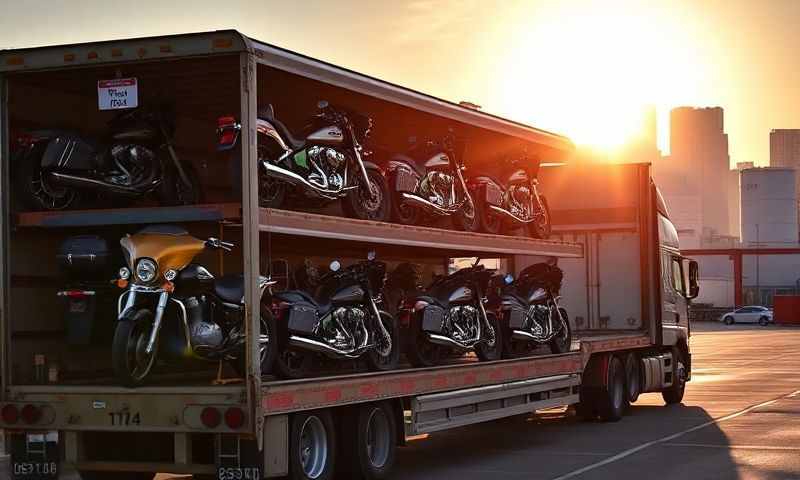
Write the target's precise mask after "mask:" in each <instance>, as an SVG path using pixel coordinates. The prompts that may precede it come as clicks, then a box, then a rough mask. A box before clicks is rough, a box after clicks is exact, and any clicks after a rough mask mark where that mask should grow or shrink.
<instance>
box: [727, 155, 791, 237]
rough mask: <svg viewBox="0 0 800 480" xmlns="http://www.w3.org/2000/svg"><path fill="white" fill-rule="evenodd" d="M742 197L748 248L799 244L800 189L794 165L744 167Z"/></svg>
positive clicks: (744, 230) (743, 222) (743, 228)
mask: <svg viewBox="0 0 800 480" xmlns="http://www.w3.org/2000/svg"><path fill="white" fill-rule="evenodd" d="M741 198H742V245H743V246H744V247H768V246H769V247H780V246H796V245H797V243H798V225H797V190H796V183H795V170H794V169H793V168H778V167H770V168H747V169H744V170H742V172H741Z"/></svg>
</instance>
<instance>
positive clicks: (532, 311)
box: [525, 305, 550, 336]
mask: <svg viewBox="0 0 800 480" xmlns="http://www.w3.org/2000/svg"><path fill="white" fill-rule="evenodd" d="M549 318H550V308H549V307H547V306H546V305H531V306H530V308H528V315H527V321H526V322H525V323H526V325H525V327H526V328H525V329H526V330H528V331H529V332H530V333H531V334H533V335H536V336H543V335H544V332H545V330H544V329H545V325H547V321H548V319H549Z"/></svg>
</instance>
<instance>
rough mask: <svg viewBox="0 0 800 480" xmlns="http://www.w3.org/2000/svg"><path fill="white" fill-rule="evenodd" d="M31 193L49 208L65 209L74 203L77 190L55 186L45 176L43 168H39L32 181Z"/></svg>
mask: <svg viewBox="0 0 800 480" xmlns="http://www.w3.org/2000/svg"><path fill="white" fill-rule="evenodd" d="M30 190H31V194H32V195H33V196H34V197H36V199H37V200H38V201H39V203H40V204H41V205H42V206H43V207H45V208H46V209H48V210H63V209H65V208H67V207H69V206H70V204H72V201H73V200H74V199H75V191H74V190H71V189H68V188H61V189H57V188H53V186H52V185H50V184H48V183H47V181H46V180H45V179H44V177H43V173H42V170H41V169H37V170H36V172H35V173H34V175H33V177H32V178H31V181H30Z"/></svg>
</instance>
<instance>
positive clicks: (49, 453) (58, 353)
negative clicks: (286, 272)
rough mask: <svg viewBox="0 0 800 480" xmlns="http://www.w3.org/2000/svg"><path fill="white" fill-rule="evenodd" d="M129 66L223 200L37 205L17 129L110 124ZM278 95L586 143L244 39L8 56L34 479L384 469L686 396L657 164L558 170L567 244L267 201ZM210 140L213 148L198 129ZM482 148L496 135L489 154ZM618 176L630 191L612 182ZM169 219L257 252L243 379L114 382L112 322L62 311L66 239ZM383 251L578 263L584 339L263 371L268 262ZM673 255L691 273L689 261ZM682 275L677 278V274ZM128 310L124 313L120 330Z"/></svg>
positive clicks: (11, 371)
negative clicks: (402, 447)
mask: <svg viewBox="0 0 800 480" xmlns="http://www.w3.org/2000/svg"><path fill="white" fill-rule="evenodd" d="M115 78H136V79H137V80H138V82H139V83H138V84H139V88H140V90H139V91H138V92H137V95H138V96H139V100H140V101H142V102H146V101H153V102H155V101H157V100H158V101H161V100H163V97H168V99H169V100H170V101H172V102H174V104H175V110H176V111H177V115H178V117H179V122H178V123H179V125H182V127H179V128H178V130H177V131H176V136H175V140H174V145H170V148H173V147H174V148H175V149H179V150H181V151H186V152H188V154H189V156H188V157H186V158H191V160H190V162H192V163H191V165H192V167H193V168H194V169H195V170H196V171H197V172H198V176H199V177H200V179H201V183H202V185H203V188H204V195H203V197H204V199H203V201H204V202H206V203H201V204H196V205H186V206H161V205H145V206H136V207H130V206H129V205H124V206H119V208H115V207H117V205H114V204H113V203H107V204H105V205H103V206H104V207H105V208H100V209H97V208H96V207H97V206H98V205H91V206H92V207H95V208H94V209H77V210H63V211H55V212H30V211H26V210H24V209H20V208H19V205H18V204H17V203H16V198H15V197H14V195H13V193H12V192H13V190H14V189H13V188H12V183H13V179H14V178H15V176H14V175H15V173H16V172H15V159H17V158H18V157H17V156H16V155H17V152H18V146H19V143H15V142H17V141H18V139H20V138H23V141H24V136H23V137H19V136H18V133H19V132H20V131H22V132H29V131H35V130H36V129H43V128H52V127H53V126H54V125H53V123H57V126H58V127H60V128H73V129H88V130H89V131H93V132H98V131H101V130H102V128H103V123H104V120H106V119H107V117H106V116H103V115H102V107H101V106H99V105H98V97H97V95H100V94H101V93H100V92H99V89H100V88H101V87H100V85H99V82H100V81H107V80H110V79H115ZM270 91H273V92H274V91H278V92H281V93H282V94H283V95H280V96H278V97H291V98H301V99H305V98H307V103H309V104H316V102H317V101H318V100H319V99H320V98H321V97H327V98H328V99H330V100H332V101H337V100H341V101H343V102H348V101H349V102H351V103H357V104H359V105H360V106H361V107H363V108H368V109H369V108H372V109H374V110H376V111H382V112H384V113H383V114H384V117H385V118H386V120H384V121H382V120H381V117H380V116H377V118H376V124H377V125H381V124H384V125H392V126H393V128H397V127H398V126H400V127H406V128H407V129H413V128H417V127H418V125H424V126H426V128H430V129H436V128H440V127H441V126H442V125H444V124H446V123H455V124H458V125H459V126H461V127H462V129H463V132H465V135H466V136H468V137H469V138H470V139H471V140H472V141H474V143H475V144H477V145H478V147H477V148H475V149H473V154H472V155H473V160H472V161H473V162H478V161H479V160H477V159H479V158H480V157H482V156H485V153H486V152H485V150H487V149H489V150H491V149H494V148H497V145H500V144H503V143H504V142H511V143H517V144H518V143H524V144H526V145H528V146H529V147H531V148H533V149H534V150H536V151H537V152H538V153H539V155H540V157H541V158H545V159H553V160H561V159H563V158H564V157H565V156H566V155H568V153H569V152H570V151H571V148H572V146H571V144H570V142H569V141H568V140H567V139H565V138H563V137H560V136H557V135H554V134H550V133H548V132H544V131H541V130H537V129H534V128H531V127H527V126H525V125H521V124H517V123H514V122H510V121H508V120H504V119H501V118H498V117H494V116H492V115H488V114H485V113H482V112H479V111H475V110H471V109H468V108H464V107H461V106H459V105H457V104H453V103H449V102H446V101H443V100H439V99H436V98H433V97H430V96H427V95H424V94H420V93H418V92H415V91H413V90H408V89H404V88H402V87H399V86H396V85H393V84H390V83H386V82H383V81H380V80H377V79H375V78H371V77H368V76H364V75H361V74H358V73H355V72H352V71H349V70H346V69H343V68H340V67H336V66H334V65H331V64H327V63H324V62H320V61H318V60H314V59H311V58H308V57H306V56H303V55H299V54H296V53H293V52H289V51H286V50H283V49H280V48H277V47H274V46H271V45H267V44H264V43H261V42H258V41H255V40H253V39H250V38H247V37H245V36H243V35H241V34H239V33H238V32H235V31H220V32H210V33H202V34H190V35H175V36H165V37H153V38H142V39H130V40H118V41H110V42H98V43H89V44H80V45H66V46H55V47H42V48H32V49H21V50H12V51H4V52H2V53H0V146H1V147H2V148H1V149H0V181H2V184H0V192H2V197H0V207H2V236H0V253H1V254H2V256H1V257H0V292H2V304H1V305H0V315H1V316H0V333H2V338H3V342H2V347H3V348H2V392H1V395H2V397H1V398H0V400H2V405H1V406H0V411H2V415H0V426H2V428H3V429H4V432H5V435H6V438H7V441H6V445H7V449H8V450H9V453H10V454H11V456H12V462H11V463H12V474H14V475H15V476H17V477H19V478H22V477H26V476H27V477H28V478H30V476H31V475H34V474H36V475H48V474H53V473H54V471H55V472H60V471H61V470H62V468H65V467H66V468H74V469H77V470H78V471H79V472H81V474H82V476H84V477H85V478H105V477H104V475H106V476H107V475H108V474H109V472H114V474H113V475H114V478H123V476H124V475H126V477H125V478H137V479H138V478H151V477H152V475H153V474H154V473H155V472H173V473H185V474H196V475H215V476H217V477H218V478H234V477H232V476H234V475H240V476H241V478H258V477H264V478H267V477H274V476H281V475H286V474H287V473H288V474H291V475H292V477H293V478H311V477H318V478H321V477H320V476H321V475H325V474H329V473H331V469H332V468H333V457H334V455H333V453H334V452H336V450H337V449H336V444H337V443H338V444H339V446H340V448H339V449H338V450H339V451H340V453H341V455H342V457H341V458H340V459H339V462H338V466H337V470H338V471H350V472H353V473H355V474H356V475H359V474H360V475H362V476H365V477H368V478H376V477H379V476H381V475H383V474H384V473H386V472H387V471H388V469H390V468H391V463H392V459H393V452H394V447H395V446H396V445H397V444H402V443H403V442H404V439H405V435H414V434H419V433H427V432H434V431H437V430H443V429H446V428H451V427H457V426H462V425H468V424H471V423H476V422H483V421H488V420H492V419H495V418H500V417H504V416H509V415H516V414H520V413H525V412H530V411H533V410H535V409H538V408H547V407H553V406H559V405H572V404H578V405H579V409H580V410H581V412H582V413H584V414H585V415H588V416H592V415H599V416H600V417H601V418H604V419H608V420H616V419H618V418H619V417H620V416H621V415H622V413H623V407H624V405H622V404H621V403H620V402H619V401H617V400H619V399H620V398H622V397H623V396H620V395H619V394H618V393H619V392H620V389H625V395H624V398H625V399H630V400H634V399H635V397H636V396H637V395H638V393H639V392H643V391H663V392H664V395H665V399H666V400H667V401H668V402H674V401H679V400H680V396H681V395H682V385H683V382H684V380H686V379H688V377H689V372H690V365H691V363H690V358H691V357H690V354H689V350H688V323H687V322H688V319H687V317H686V315H685V305H686V301H685V300H682V298H684V297H689V296H691V295H689V293H690V292H689V290H690V289H689V287H688V286H687V283H689V282H690V280H691V281H693V280H694V278H689V277H692V275H689V273H690V271H692V272H693V269H692V268H689V267H688V266H687V262H686V261H685V259H683V258H682V257H680V252H679V250H678V249H677V236H676V235H675V234H674V227H672V225H671V223H670V222H669V220H668V217H667V212H666V208H665V207H664V206H663V202H661V201H660V197H659V196H658V195H657V191H656V189H655V188H654V186H653V185H652V183H651V180H650V175H649V168H648V167H647V166H645V165H631V166H624V167H619V168H618V169H617V168H615V169H610V170H613V171H608V172H607V173H605V174H604V173H603V171H602V170H600V171H597V170H593V171H591V172H590V171H583V169H582V168H580V167H576V168H572V167H564V168H563V169H562V168H554V169H552V170H553V171H552V172H542V175H541V176H542V178H543V180H542V189H543V190H544V191H545V193H546V194H547V195H548V196H549V197H550V205H551V209H552V210H553V217H554V223H555V225H554V227H555V228H554V231H555V233H556V234H557V235H560V236H561V240H550V241H542V240H534V239H530V238H522V237H509V236H499V235H487V234H477V233H463V232H453V231H448V230H442V229H439V228H432V227H416V226H404V225H395V224H388V223H380V222H370V221H360V220H353V219H346V218H340V217H333V216H323V215H319V214H314V213H307V212H293V211H286V210H270V209H260V208H259V207H258V205H259V204H258V198H257V194H258V185H257V174H256V171H255V165H256V159H257V158H258V152H257V151H256V142H255V128H254V125H255V124H256V114H257V110H258V108H257V106H258V105H259V104H260V102H259V97H261V96H262V95H263V96H264V97H267V96H268V92H270ZM105 93H106V94H107V93H108V92H107V91H105ZM289 93H291V95H290V94H289ZM129 98H130V97H129ZM276 100H277V103H279V101H280V98H270V101H276ZM279 109H281V111H286V112H291V111H292V105H291V104H286V107H283V106H281V105H280V104H279ZM306 109H307V108H306ZM297 110H298V111H300V110H302V108H301V106H298V107H297ZM224 114H234V115H235V116H236V117H237V118H240V119H241V124H242V128H241V133H240V135H241V139H240V144H241V145H243V146H245V147H244V148H242V149H241V156H240V157H241V158H238V159H235V160H236V161H234V162H233V163H232V164H231V165H220V164H219V163H218V160H217V159H216V158H217V157H215V155H214V153H215V152H214V151H213V131H214V126H215V120H216V117H217V116H219V115H224ZM301 115H302V114H301V113H298V114H297V116H298V117H300V116H301ZM393 121H394V123H392V122H393ZM183 126H188V127H189V128H185V127H183ZM182 128H183V129H182ZM386 130H391V129H390V128H389V127H387V128H386ZM12 132H13V136H12ZM206 135H207V136H208V139H209V142H208V143H204V142H202V141H197V138H199V137H203V136H206ZM481 145H489V146H488V147H485V148H484V149H483V150H482V149H481V148H482V147H481ZM181 158H183V157H181ZM467 162H470V159H469V158H468V159H467ZM548 176H551V179H548ZM229 178H232V179H233V181H231V182H229V181H227V180H225V179H229ZM221 179H222V180H221ZM609 185H614V186H615V188H614V189H613V191H614V192H619V194H618V195H617V194H615V195H608V189H609V188H610V187H609ZM592 192H593V193H592ZM588 195H592V198H589V197H588ZM576 202H577V203H581V202H583V204H582V205H580V204H576ZM88 206H89V205H87V207H88ZM559 210H561V212H559ZM157 223H177V224H181V225H182V226H185V227H187V228H189V229H192V230H193V231H194V232H198V234H199V233H202V234H204V235H207V236H209V235H211V234H216V235H217V236H219V237H223V236H224V237H225V239H226V240H232V241H233V242H234V243H236V244H237V245H238V247H239V250H238V252H239V253H238V256H234V255H230V256H226V258H225V259H222V258H217V259H216V266H215V268H214V270H215V273H222V271H223V270H230V271H233V272H241V273H242V275H243V278H244V295H243V304H244V322H245V326H246V339H247V341H246V343H245V345H246V360H247V361H246V378H244V380H243V381H238V382H216V383H212V382H211V378H213V377H214V375H213V373H214V372H215V370H216V366H214V367H212V368H211V370H212V375H211V376H208V375H207V373H208V369H205V370H202V369H200V370H197V371H191V372H189V373H186V374H184V373H180V374H176V373H175V371H174V370H173V371H171V372H170V371H169V370H165V371H163V372H159V374H158V376H157V379H155V380H154V381H153V383H152V384H148V385H146V386H143V387H139V388H135V389H129V388H123V387H120V386H116V385H115V384H114V383H113V381H110V380H109V379H108V373H107V372H108V369H107V368H106V367H108V363H109V357H108V355H107V354H108V350H107V348H105V349H104V348H101V347H99V346H97V345H95V344H94V343H93V342H94V339H95V337H98V338H104V337H103V335H102V328H101V327H102V326H101V327H93V328H92V333H91V335H88V336H86V338H85V339H84V340H85V342H86V343H85V344H83V345H82V346H81V345H77V347H78V348H76V345H65V341H64V338H65V336H66V333H68V331H69V330H70V329H71V328H74V326H73V325H72V324H66V325H65V322H64V313H63V311H61V310H59V306H60V305H61V304H60V303H57V302H55V300H51V299H55V295H54V290H57V285H56V284H55V282H56V281H57V280H56V278H57V276H56V274H55V272H54V271H53V270H55V268H54V267H53V268H51V267H49V266H47V265H43V264H44V263H46V259H48V258H50V257H51V255H52V252H54V251H56V249H57V248H56V247H57V245H58V243H59V242H60V241H62V240H63V239H65V238H67V236H69V235H74V234H76V233H85V232H87V231H89V232H92V233H97V234H98V235H102V236H106V237H109V238H117V239H118V238H120V237H122V236H123V235H124V234H126V233H133V231H135V230H134V229H138V227H139V226H143V225H148V224H157ZM601 239H602V240H603V241H602V242H601ZM320 245H324V248H320ZM620 247H624V248H620ZM370 248H374V249H377V250H378V251H379V254H380V255H383V256H385V257H386V258H392V259H406V260H412V261H414V260H423V261H426V262H427V263H430V264H433V263H436V262H438V263H439V265H440V266H441V265H442V263H444V261H445V259H448V258H453V257H468V256H481V257H484V258H488V257H493V258H502V259H505V261H506V262H507V263H506V265H507V266H508V270H510V271H512V272H513V271H515V270H517V269H521V268H523V267H524V266H525V265H526V264H528V263H531V262H533V261H542V260H546V259H556V258H557V259H559V265H560V266H562V268H564V270H565V272H566V278H565V294H564V295H565V305H566V307H567V310H568V311H571V313H570V316H571V318H572V319H573V322H574V323H575V324H574V325H573V329H574V330H575V331H576V335H577V336H578V339H579V341H578V342H576V343H577V345H575V346H576V348H575V349H573V351H571V352H569V353H566V354H562V355H541V356H535V357H530V358H524V359H515V360H500V361H495V362H488V363H481V364H477V363H474V362H469V361H465V362H462V363H458V364H452V365H445V366H440V367H433V368H428V369H417V370H409V369H402V370H396V371H390V372H382V373H349V374H337V375H334V376H327V377H319V378H309V379H302V380H294V381H279V380H276V379H274V378H272V377H269V376H262V374H261V371H260V364H259V362H256V361H253V360H254V359H256V358H258V344H257V342H255V341H254V337H256V335H253V332H258V331H259V315H257V314H255V315H254V313H253V312H258V311H259V309H258V305H259V304H260V298H259V289H258V276H259V273H264V272H265V271H266V270H271V268H269V267H267V268H265V267H262V265H264V264H265V263H266V264H269V265H270V266H271V265H272V263H273V260H275V259H276V258H278V257H277V256H278V255H285V256H287V257H288V256H292V255H300V254H302V253H303V252H306V251H308V250H309V249H316V250H317V251H321V250H325V251H331V252H333V251H336V253H337V254H339V256H340V257H348V258H360V257H361V256H363V253H364V252H365V251H366V250H367V249H370ZM281 249H283V250H281ZM433 259H437V260H433ZM214 260H215V259H214V258H209V259H208V261H209V263H213V262H214ZM620 265H624V266H625V268H619V266H620ZM665 268H666V269H668V270H665ZM675 269H677V271H678V272H680V273H681V275H673V272H674V271H675ZM620 272H622V273H620ZM609 275H610V276H611V277H613V278H609V277H608V276H609ZM620 275H624V276H623V277H620ZM665 278H666V279H672V282H671V283H669V282H667V283H665V282H662V279H665ZM599 279H604V280H608V281H603V282H601V281H598V280H599ZM681 279H685V280H681ZM613 281H617V282H622V283H623V284H625V285H626V286H629V287H631V288H627V289H626V290H625V291H626V293H627V295H626V296H625V297H621V296H620V295H619V292H618V291H616V290H617V289H616V287H613V288H612V287H611V285H610V284H611V282H613ZM54 287H55V288H54ZM566 291H568V293H566ZM632 292H638V293H639V294H638V295H634V294H633V293H632ZM665 302H671V305H670V306H671V308H670V310H669V312H670V313H669V317H666V316H664V315H663V314H662V310H664V309H665V307H664V305H665V304H666V303H665ZM88 305H92V304H91V303H89V304H88ZM676 305H677V308H676ZM92 308H94V307H92ZM573 311H574V312H575V313H572V312H573ZM675 311H677V312H678V313H673V312H675ZM662 317H663V318H662ZM67 318H70V319H71V318H73V317H70V316H69V315H68V316H67ZM114 318H115V317H114V316H113V315H111V316H109V317H108V320H107V321H108V323H113V321H114ZM95 330H100V331H101V332H100V333H98V332H97V331H95ZM103 347H107V345H104V346H103ZM579 402H580V403H579ZM623 403H624V402H623ZM347 419H353V420H355V421H356V423H350V425H353V424H355V425H359V426H361V427H363V428H356V429H350V430H352V431H347V432H345V431H343V430H342V429H340V428H339V427H338V425H340V424H343V422H344V421H346V420H347ZM374 419H377V420H376V421H372V420H374ZM366 428H370V429H376V430H374V431H375V432H377V437H374V438H378V439H379V441H378V443H379V445H380V446H381V448H377V449H376V448H368V445H367V438H368V435H366V430H365V429H366ZM308 435H311V438H313V439H314V441H315V443H313V444H312V446H313V448H310V449H308V448H305V449H304V448H301V447H303V446H302V445H300V439H301V438H303V439H307V438H309V437H308ZM369 447H372V445H369ZM367 451H369V452H377V454H376V455H367V454H365V453H364V452H367ZM347 452H350V453H351V454H349V455H348V453H347ZM301 453H303V455H301ZM123 472H124V473H123ZM235 478H240V477H235Z"/></svg>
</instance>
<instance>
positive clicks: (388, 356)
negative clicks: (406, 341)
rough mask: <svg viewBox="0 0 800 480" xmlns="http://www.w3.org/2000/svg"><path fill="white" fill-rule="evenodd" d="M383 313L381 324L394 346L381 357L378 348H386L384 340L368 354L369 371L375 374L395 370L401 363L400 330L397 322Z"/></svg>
mask: <svg viewBox="0 0 800 480" xmlns="http://www.w3.org/2000/svg"><path fill="white" fill-rule="evenodd" d="M380 313H381V323H383V326H384V327H385V328H386V330H387V331H388V332H389V336H390V337H391V339H392V345H391V347H390V348H389V349H387V350H388V352H383V353H385V355H381V352H379V351H378V348H384V345H383V340H382V339H381V341H379V342H378V344H379V346H378V347H377V348H373V349H372V350H370V351H369V352H368V353H367V364H368V365H369V369H370V370H372V371H375V372H383V371H387V370H394V369H395V368H397V364H398V363H400V328H399V327H398V326H397V321H396V320H395V319H394V317H392V316H391V315H389V313H387V312H380Z"/></svg>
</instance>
